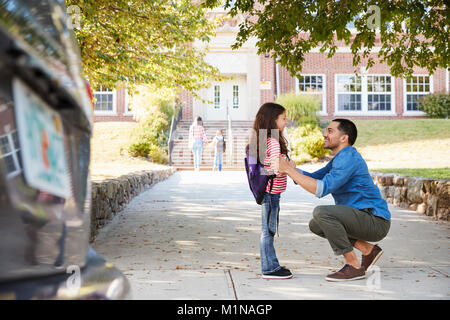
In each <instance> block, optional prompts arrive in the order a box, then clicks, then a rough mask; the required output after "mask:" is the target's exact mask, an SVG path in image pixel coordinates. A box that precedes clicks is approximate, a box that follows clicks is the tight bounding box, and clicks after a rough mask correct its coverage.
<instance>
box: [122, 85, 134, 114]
mask: <svg viewBox="0 0 450 320" xmlns="http://www.w3.org/2000/svg"><path fill="white" fill-rule="evenodd" d="M124 100H125V111H124V112H123V114H124V115H125V116H134V111H132V110H130V109H129V107H130V100H129V99H128V89H125V99H124Z"/></svg>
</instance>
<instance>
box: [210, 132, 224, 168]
mask: <svg viewBox="0 0 450 320" xmlns="http://www.w3.org/2000/svg"><path fill="white" fill-rule="evenodd" d="M213 143H214V166H213V171H215V170H216V168H219V171H222V160H223V153H224V151H225V138H224V137H223V132H222V130H217V132H216V136H215V137H214V139H213Z"/></svg>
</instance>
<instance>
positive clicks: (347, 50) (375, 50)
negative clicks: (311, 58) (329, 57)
mask: <svg viewBox="0 0 450 320" xmlns="http://www.w3.org/2000/svg"><path fill="white" fill-rule="evenodd" d="M320 49H321V48H320V47H315V48H311V49H310V50H309V52H313V53H321V52H320ZM363 49H364V48H363ZM380 50H381V47H373V48H372V49H370V52H371V53H378V52H380ZM328 52H329V51H327V50H326V51H325V52H324V53H323V54H327V53H328ZM359 52H363V50H361V49H360V50H359ZM336 53H352V49H351V48H350V47H349V46H348V47H338V48H337V49H336Z"/></svg>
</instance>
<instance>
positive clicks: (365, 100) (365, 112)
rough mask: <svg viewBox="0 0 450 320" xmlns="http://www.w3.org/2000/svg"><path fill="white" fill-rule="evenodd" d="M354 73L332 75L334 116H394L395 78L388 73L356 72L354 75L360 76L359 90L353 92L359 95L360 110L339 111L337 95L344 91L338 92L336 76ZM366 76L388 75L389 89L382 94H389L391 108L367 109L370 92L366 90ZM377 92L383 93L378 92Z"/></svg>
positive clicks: (346, 74)
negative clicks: (384, 109)
mask: <svg viewBox="0 0 450 320" xmlns="http://www.w3.org/2000/svg"><path fill="white" fill-rule="evenodd" d="M348 75H355V74H354V73H336V74H335V75H334V114H333V115H334V116H396V115H397V114H396V113H395V109H396V108H395V107H396V105H395V78H394V77H393V76H392V75H390V74H388V73H367V74H356V76H360V77H361V91H358V92H356V93H354V94H360V95H361V110H358V111H350V110H346V111H339V109H338V107H339V105H338V95H339V94H345V93H344V92H338V90H337V87H338V86H337V78H338V76H348ZM368 76H375V77H377V76H384V77H386V76H389V77H390V78H391V91H390V93H389V92H384V94H389V95H390V96H391V110H386V111H369V110H368V95H369V94H372V93H370V92H369V91H367V77H368ZM348 94H352V92H348ZM379 94H383V92H380V93H379Z"/></svg>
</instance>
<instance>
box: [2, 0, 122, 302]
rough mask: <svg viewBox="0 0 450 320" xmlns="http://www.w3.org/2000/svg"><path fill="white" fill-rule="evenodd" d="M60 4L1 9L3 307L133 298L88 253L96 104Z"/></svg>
mask: <svg viewBox="0 0 450 320" xmlns="http://www.w3.org/2000/svg"><path fill="white" fill-rule="evenodd" d="M67 21H68V17H67V14H66V8H65V6H64V1H61V0H26V1H24V0H0V299H124V298H128V297H129V293H130V286H129V282H128V280H127V279H126V278H125V276H124V275H123V274H122V273H121V272H120V271H119V270H118V269H116V268H115V267H114V266H113V265H112V264H111V263H109V262H107V261H105V260H104V259H103V258H102V257H101V256H99V255H98V254H97V253H96V252H95V251H94V250H93V249H92V248H90V246H89V235H90V221H91V218H90V203H91V202H90V201H91V199H90V193H91V187H90V178H89V160H90V138H91V134H92V105H91V101H90V99H89V96H88V92H87V90H86V83H85V80H84V78H83V76H82V67H81V61H80V55H79V48H78V46H77V43H76V40H75V37H74V34H73V30H70V28H68V26H67Z"/></svg>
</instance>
